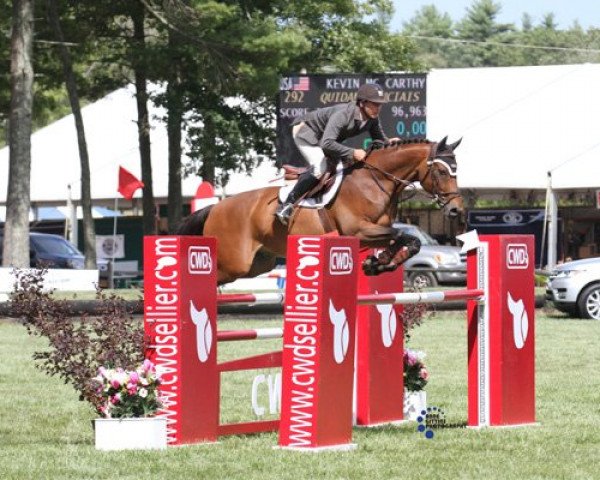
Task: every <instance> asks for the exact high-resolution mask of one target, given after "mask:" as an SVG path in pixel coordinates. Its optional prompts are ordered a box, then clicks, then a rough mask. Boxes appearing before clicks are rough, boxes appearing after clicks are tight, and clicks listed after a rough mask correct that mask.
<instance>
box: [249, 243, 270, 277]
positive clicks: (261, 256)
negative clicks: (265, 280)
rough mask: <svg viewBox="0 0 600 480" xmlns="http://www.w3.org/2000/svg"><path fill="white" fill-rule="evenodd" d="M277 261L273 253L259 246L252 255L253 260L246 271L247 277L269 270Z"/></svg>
mask: <svg viewBox="0 0 600 480" xmlns="http://www.w3.org/2000/svg"><path fill="white" fill-rule="evenodd" d="M276 261H277V257H276V256H275V255H273V254H272V253H271V252H269V251H267V250H265V249H264V248H261V249H259V250H258V252H256V255H254V261H253V262H252V267H250V271H249V272H248V275H246V276H247V277H256V276H257V275H260V274H261V273H267V272H270V271H271V270H273V269H274V268H275V263H276Z"/></svg>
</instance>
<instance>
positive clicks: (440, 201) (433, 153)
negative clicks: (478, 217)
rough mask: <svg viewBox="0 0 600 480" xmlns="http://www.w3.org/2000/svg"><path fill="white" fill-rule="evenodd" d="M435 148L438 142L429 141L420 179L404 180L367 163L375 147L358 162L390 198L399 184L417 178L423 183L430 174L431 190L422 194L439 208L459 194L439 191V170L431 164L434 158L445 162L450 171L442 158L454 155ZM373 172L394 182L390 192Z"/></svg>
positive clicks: (410, 183)
mask: <svg viewBox="0 0 600 480" xmlns="http://www.w3.org/2000/svg"><path fill="white" fill-rule="evenodd" d="M437 149H438V143H431V145H430V149H429V155H428V157H427V172H425V175H424V176H423V178H421V179H418V178H415V179H414V180H405V179H402V178H398V177H396V176H395V175H393V174H391V173H389V172H386V171H385V170H383V169H381V168H379V167H377V166H375V165H373V164H371V163H368V162H367V160H368V158H369V156H370V155H371V153H372V152H373V151H374V150H375V149H370V150H369V151H368V152H367V156H366V157H365V158H364V159H363V160H362V161H361V162H360V163H361V164H362V166H363V167H364V168H366V169H368V170H369V171H370V173H371V177H372V178H373V180H374V181H375V183H376V184H377V186H378V187H379V189H380V190H381V191H382V192H384V193H385V194H386V195H388V196H389V197H390V198H393V196H394V195H395V194H396V193H397V191H398V189H399V188H400V186H401V185H403V186H404V187H408V186H410V185H413V183H414V182H416V181H417V180H418V181H419V182H420V183H421V184H423V182H424V181H425V180H426V179H427V177H428V176H429V175H431V178H432V186H433V189H432V190H433V192H432V193H429V192H424V194H425V195H427V196H428V197H429V198H430V199H431V200H434V201H435V202H436V203H437V205H438V206H439V207H440V208H444V207H445V206H446V205H448V204H449V203H450V202H451V201H452V200H454V199H455V198H457V197H460V196H461V194H460V192H458V191H452V192H442V191H440V186H439V185H440V180H439V172H438V171H437V170H434V169H433V164H434V163H435V160H440V161H441V162H442V163H445V164H446V166H447V167H448V171H449V172H451V169H450V167H449V164H448V162H447V161H445V160H444V158H448V159H452V160H454V158H455V157H454V153H452V152H449V153H438V152H437ZM375 172H377V173H379V174H381V175H382V176H384V177H385V178H387V179H388V180H391V181H392V182H393V183H394V187H393V188H392V191H391V192H389V193H388V191H387V189H386V187H385V186H384V185H383V184H382V183H381V181H380V180H379V178H377V176H376V175H375Z"/></svg>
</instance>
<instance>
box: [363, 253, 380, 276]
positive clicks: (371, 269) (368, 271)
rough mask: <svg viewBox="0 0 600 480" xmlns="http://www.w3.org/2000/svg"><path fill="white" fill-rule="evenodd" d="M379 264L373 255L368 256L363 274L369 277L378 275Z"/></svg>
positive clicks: (364, 263)
mask: <svg viewBox="0 0 600 480" xmlns="http://www.w3.org/2000/svg"><path fill="white" fill-rule="evenodd" d="M378 267H379V263H378V262H377V258H376V257H374V256H373V255H370V256H368V257H367V258H366V259H365V261H364V262H363V264H362V269H363V273H364V274H365V275H367V276H373V275H377V274H378V271H377V269H378Z"/></svg>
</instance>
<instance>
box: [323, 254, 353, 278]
mask: <svg viewBox="0 0 600 480" xmlns="http://www.w3.org/2000/svg"><path fill="white" fill-rule="evenodd" d="M353 268H354V261H353V260H352V250H350V248H349V247H332V248H331V250H330V252H329V273H330V274H331V275H348V274H350V273H352V269H353Z"/></svg>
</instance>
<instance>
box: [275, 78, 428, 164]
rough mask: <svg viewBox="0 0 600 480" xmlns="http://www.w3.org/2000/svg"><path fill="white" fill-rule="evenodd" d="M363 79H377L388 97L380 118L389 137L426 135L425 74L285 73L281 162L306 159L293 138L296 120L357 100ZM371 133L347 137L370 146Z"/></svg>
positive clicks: (280, 121)
mask: <svg viewBox="0 0 600 480" xmlns="http://www.w3.org/2000/svg"><path fill="white" fill-rule="evenodd" d="M364 83H377V84H379V85H380V86H381V87H382V89H383V91H384V92H385V97H386V99H387V101H388V103H386V104H385V105H383V107H382V109H381V113H380V115H379V118H380V119H381V125H382V126H383V130H384V132H385V134H386V135H387V136H388V137H400V138H406V139H410V138H426V135H427V103H426V85H427V77H426V75H425V74H403V73H394V74H371V75H365V74H335V75H321V74H320V75H294V76H287V77H283V78H282V79H281V81H280V85H279V95H278V97H277V140H276V142H277V143H276V146H277V159H278V164H282V163H289V164H292V165H302V164H303V163H304V160H303V159H302V157H301V155H300V153H299V152H298V150H297V148H296V146H295V145H294V141H293V139H292V132H291V130H292V129H291V125H292V123H293V121H294V120H295V119H296V118H298V117H301V116H303V115H304V114H306V113H307V112H309V111H311V110H315V109H317V108H322V107H328V106H331V105H335V104H338V103H345V102H355V101H356V91H357V90H358V87H360V86H361V85H362V84H364ZM370 142H371V139H370V138H368V134H363V135H361V136H359V137H355V138H351V139H348V140H346V141H345V142H344V143H345V144H347V145H349V146H352V147H355V148H358V147H362V148H366V147H368V145H369V143H370Z"/></svg>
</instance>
